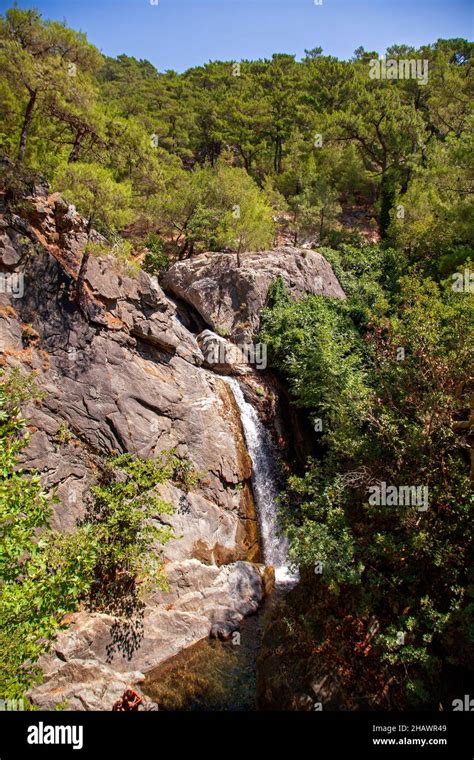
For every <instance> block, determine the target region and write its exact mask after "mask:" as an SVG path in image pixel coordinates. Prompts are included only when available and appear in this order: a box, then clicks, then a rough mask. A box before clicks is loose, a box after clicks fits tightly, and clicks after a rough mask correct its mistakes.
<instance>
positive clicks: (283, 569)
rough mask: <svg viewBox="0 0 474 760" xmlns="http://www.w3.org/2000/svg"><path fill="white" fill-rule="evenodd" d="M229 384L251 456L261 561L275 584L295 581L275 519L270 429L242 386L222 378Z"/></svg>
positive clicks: (285, 542)
mask: <svg viewBox="0 0 474 760" xmlns="http://www.w3.org/2000/svg"><path fill="white" fill-rule="evenodd" d="M222 379H223V380H224V381H225V382H226V383H227V384H228V385H229V386H230V388H231V390H232V393H233V394H234V398H235V401H236V403H237V405H238V407H239V410H240V417H241V420H242V427H243V430H244V435H245V442H246V444H247V450H248V452H249V455H250V458H251V460H252V487H253V493H254V498H255V503H256V508H257V516H258V521H259V526H260V537H261V544H262V553H263V561H264V562H265V564H266V565H271V566H273V567H274V568H275V580H276V582H277V583H278V584H284V583H285V584H286V583H295V582H296V581H297V580H298V576H297V575H295V574H293V573H291V572H290V570H289V568H288V540H287V538H286V537H285V536H284V535H282V533H281V531H280V526H279V521H278V511H277V503H276V499H277V496H278V492H279V491H278V471H277V455H276V450H275V446H274V444H273V441H272V440H271V437H270V433H269V432H268V430H267V429H266V428H265V426H264V425H263V424H262V423H261V422H260V419H259V417H258V415H257V412H256V411H255V409H254V408H253V406H252V405H251V404H249V403H247V401H246V400H245V397H244V394H243V392H242V388H241V387H240V385H239V383H238V382H237V380H235V379H234V378H231V377H225V378H222Z"/></svg>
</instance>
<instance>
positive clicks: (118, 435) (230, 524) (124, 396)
mask: <svg viewBox="0 0 474 760" xmlns="http://www.w3.org/2000/svg"><path fill="white" fill-rule="evenodd" d="M29 201H30V203H29V204H28V208H29V209H30V210H29V211H28V218H27V219H25V218H20V217H18V216H15V215H11V214H10V215H3V216H2V215H0V273H6V272H8V273H9V274H11V273H14V274H16V275H18V276H19V277H20V278H22V286H23V287H22V293H21V296H20V297H18V293H13V292H8V291H7V292H5V288H3V292H1V293H0V351H1V357H0V358H1V362H2V364H3V365H6V366H11V367H15V366H20V367H23V368H24V369H25V370H26V371H31V370H35V371H36V373H37V384H38V386H39V387H40V388H41V390H42V391H43V392H44V399H43V400H42V402H41V404H40V405H31V406H30V407H29V408H27V409H25V410H24V413H25V416H26V417H27V419H28V421H29V428H30V432H31V438H30V441H29V444H28V447H27V448H26V449H25V451H24V453H23V454H24V465H25V466H26V468H32V469H36V470H38V471H39V472H40V474H41V477H42V480H43V483H44V485H45V487H46V488H47V489H53V488H54V489H56V491H57V494H58V496H59V504H57V505H56V506H55V512H54V525H55V527H57V528H59V529H60V530H65V531H67V530H72V529H73V528H74V526H75V525H76V524H77V521H78V520H80V519H81V518H82V517H83V516H84V513H85V509H86V505H87V503H88V500H89V498H90V497H89V489H90V485H91V483H92V482H93V481H94V479H95V476H96V473H97V469H98V466H99V465H100V462H101V459H102V458H103V457H104V456H107V455H110V454H112V453H114V452H116V453H122V452H132V453H134V454H136V455H139V456H141V457H155V456H159V455H160V453H161V452H162V451H164V450H169V449H174V450H175V452H176V454H177V456H179V457H186V458H187V459H189V460H190V461H191V462H192V464H193V465H194V468H195V470H196V471H198V473H199V474H200V480H199V483H198V484H197V485H196V486H193V487H192V489H191V491H189V492H185V491H184V490H182V488H180V487H178V486H177V485H173V484H167V485H166V486H163V487H162V495H163V497H164V498H165V499H167V500H168V501H171V502H172V503H173V505H174V507H175V512H174V514H173V515H170V516H165V517H163V521H166V522H169V524H170V525H171V526H172V527H173V529H174V534H175V538H174V539H173V540H172V541H170V542H169V543H168V544H167V545H166V546H165V547H164V550H163V554H162V559H163V560H164V562H165V565H166V572H167V576H168V580H169V591H167V592H163V591H158V590H155V591H152V592H150V593H149V594H148V595H147V597H146V598H145V602H144V608H143V615H142V618H141V619H140V621H139V627H140V630H139V636H138V637H136V638H137V641H135V639H134V638H133V636H134V635H133V632H131V633H130V632H129V633H128V634H124V633H123V631H122V634H123V635H122V639H121V638H120V636H118V637H117V625H118V623H117V620H116V619H115V618H114V617H112V616H110V615H105V614H99V613H89V612H86V611H84V610H82V611H80V612H78V613H76V614H74V615H72V616H70V620H69V623H70V624H69V627H68V628H67V629H66V630H64V631H63V632H61V633H60V634H59V635H58V637H57V639H56V640H55V642H54V644H53V648H52V651H51V652H50V653H49V654H47V655H44V656H43V657H42V659H41V663H40V664H41V667H42V668H43V671H44V682H43V684H42V685H41V686H37V687H35V688H34V689H33V690H32V691H31V693H30V698H31V699H32V701H33V702H34V704H36V705H38V706H40V707H41V708H43V709H52V708H53V707H54V705H55V704H58V703H61V702H63V701H65V700H66V701H67V704H68V706H69V708H70V709H111V707H112V704H113V702H114V701H115V700H116V699H118V697H120V696H121V694H122V693H123V691H124V690H125V689H126V688H127V687H128V686H134V687H137V685H139V683H140V682H141V680H143V673H146V671H148V670H151V669H153V668H154V667H156V666H157V665H158V664H159V663H160V662H162V661H164V660H166V659H167V658H169V657H171V656H173V655H175V654H176V653H177V652H179V651H180V650H181V649H182V648H184V647H186V646H189V645H191V644H193V643H195V642H197V641H198V640H200V639H201V638H203V637H205V636H208V635H210V634H211V635H213V636H218V637H222V638H225V637H227V636H229V635H230V633H231V632H232V631H233V630H235V628H236V627H238V625H239V623H240V621H241V619H242V618H243V617H244V616H245V615H248V614H250V613H252V612H254V611H255V610H256V609H257V607H258V605H259V603H260V601H261V599H262V596H263V594H264V590H265V589H266V588H268V586H269V585H271V584H270V581H269V576H268V570H264V569H263V568H262V567H260V566H258V565H257V564H255V563H258V561H259V547H258V540H257V522H256V518H255V509H254V503H253V496H252V490H251V480H250V477H251V461H250V458H249V455H248V453H247V451H246V448H245V442H244V438H243V433H242V427H241V422H240V416H239V412H238V408H237V406H236V403H235V400H234V398H233V396H232V393H231V391H230V389H229V387H228V386H227V385H226V383H225V382H224V381H223V380H222V379H221V378H219V376H218V375H216V374H215V371H216V370H218V369H219V368H218V367H214V366H212V363H209V362H206V360H205V356H204V355H203V350H202V349H205V351H207V350H208V349H209V348H210V345H211V343H212V341H214V343H215V340H219V339H218V336H212V334H208V335H207V336H206V335H201V336H200V338H199V341H198V340H197V339H196V337H195V336H194V335H193V333H192V332H190V330H188V329H187V328H186V327H185V326H184V325H183V323H182V322H181V321H180V318H179V315H178V311H177V307H176V306H175V304H174V302H173V301H172V300H171V299H170V298H169V297H168V296H167V295H166V293H165V292H164V291H163V290H162V288H161V287H160V286H159V284H158V283H157V281H156V280H154V279H153V278H150V277H149V276H148V275H146V274H145V273H143V272H142V273H140V274H139V275H138V276H137V277H136V278H133V277H130V276H128V275H127V273H126V272H124V271H122V270H121V269H120V268H119V266H118V265H117V262H116V261H115V260H114V259H113V258H111V257H105V258H101V259H99V258H94V257H91V259H90V261H89V265H88V270H87V274H86V287H87V292H88V305H87V315H86V316H84V314H83V313H82V312H81V311H80V310H79V308H78V306H77V303H76V301H75V299H74V286H75V279H76V278H77V274H78V271H79V264H80V255H81V254H82V250H83V247H84V245H85V242H86V239H87V235H86V231H85V225H84V222H83V220H82V219H81V217H80V216H78V215H77V213H76V212H75V209H74V207H72V206H69V205H68V204H66V203H64V201H62V200H61V199H60V198H59V197H58V196H57V195H51V196H47V193H42V194H41V196H40V197H39V196H36V197H32V198H30V199H29ZM93 237H94V239H96V240H101V238H100V236H99V235H94V236H93ZM241 258H242V266H241V267H240V268H238V267H237V265H236V260H235V259H236V257H232V256H231V255H227V254H207V255H205V256H201V257H198V258H196V259H192V260H191V261H188V262H182V263H180V264H176V265H175V266H174V267H172V269H171V270H170V273H169V274H168V276H167V280H166V283H167V284H166V287H167V288H168V290H169V291H172V292H173V293H175V294H177V295H179V296H180V297H182V298H184V299H185V300H187V301H188V303H191V304H193V305H194V306H195V308H196V309H197V310H198V311H199V312H200V313H201V314H202V316H203V318H204V319H205V320H206V322H208V323H209V324H211V325H213V326H214V327H216V328H221V329H223V330H224V331H225V330H227V331H228V332H229V334H231V335H232V337H234V338H236V339H245V340H249V339H251V338H252V337H253V336H254V335H255V331H256V329H257V327H258V318H259V310H260V308H261V306H262V305H263V303H264V301H265V298H266V293H267V289H268V286H269V284H270V283H271V282H272V281H273V280H274V279H275V277H276V276H278V274H281V275H282V276H283V277H284V278H285V280H286V281H287V283H288V285H289V287H290V289H291V290H292V292H294V293H295V294H300V293H303V292H304V291H306V290H307V291H309V292H318V291H317V288H316V285H315V277H317V276H320V275H321V277H322V278H323V288H322V292H323V293H325V294H327V295H334V296H335V297H343V293H342V291H341V289H340V286H339V284H338V282H337V280H336V279H335V277H334V275H333V273H332V270H331V269H330V267H329V265H328V264H327V263H326V262H325V260H324V259H323V258H322V257H321V256H319V254H315V253H312V252H309V253H308V254H307V255H306V256H305V255H303V253H302V252H301V251H298V250H296V249H286V248H284V249H279V250H277V251H273V252H266V253H262V254H261V253H259V254H243V255H242V257H241ZM318 283H319V281H318ZM318 283H317V284H318ZM211 339H212V340H211ZM228 365H229V366H228ZM239 368H240V362H239V361H238V360H237V361H235V360H232V361H227V360H226V361H225V362H224V367H222V368H220V369H221V370H222V371H224V372H226V371H227V370H229V371H234V370H235V371H237V370H239ZM244 369H245V368H244ZM211 370H212V371H211ZM119 628H120V625H119ZM119 633H120V630H119ZM127 635H128V636H129V638H128V639H127ZM130 636H131V639H130ZM130 641H132V643H133V646H131V645H130Z"/></svg>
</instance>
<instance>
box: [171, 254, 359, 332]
mask: <svg viewBox="0 0 474 760" xmlns="http://www.w3.org/2000/svg"><path fill="white" fill-rule="evenodd" d="M277 277H282V278H283V280H284V281H285V283H286V285H287V287H288V289H289V291H290V293H291V294H292V295H293V296H294V297H296V298H298V297H300V296H301V295H303V294H304V293H313V294H315V295H322V296H330V297H333V298H345V295H344V291H343V290H342V288H341V286H340V284H339V281H338V279H337V277H336V275H335V274H334V272H333V270H332V268H331V266H330V264H329V263H328V262H327V261H326V259H325V258H324V256H322V255H321V254H320V253H317V252H315V251H310V250H308V249H305V248H293V247H291V246H282V247H280V248H276V249H275V250H272V251H258V252H256V253H252V252H249V253H241V254H239V256H237V254H232V253H203V254H201V255H200V256H195V257H193V258H192V259H189V260H186V261H181V262H178V263H176V264H174V265H173V266H172V267H170V269H169V270H168V272H167V273H166V276H165V278H164V280H163V284H164V287H165V288H166V289H168V290H169V291H171V292H172V293H174V294H175V295H176V296H178V297H179V298H181V299H182V300H183V301H185V302H186V303H187V304H189V305H190V306H192V307H193V308H194V309H196V311H197V312H198V313H199V315H200V316H201V318H202V319H203V320H204V321H205V323H206V324H207V325H208V326H209V327H211V328H212V329H213V330H214V331H216V332H218V333H219V334H220V335H222V336H224V337H229V338H231V339H232V340H233V341H235V342H238V343H244V344H245V343H247V342H251V341H252V340H254V339H255V336H256V334H257V332H258V328H259V323H260V311H261V309H262V307H263V306H264V305H265V301H266V298H267V294H268V289H269V287H270V285H271V284H272V282H274V281H275V280H276V278H277Z"/></svg>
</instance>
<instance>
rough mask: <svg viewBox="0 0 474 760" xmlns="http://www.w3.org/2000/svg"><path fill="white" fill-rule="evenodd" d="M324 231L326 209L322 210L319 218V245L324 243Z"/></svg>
mask: <svg viewBox="0 0 474 760" xmlns="http://www.w3.org/2000/svg"><path fill="white" fill-rule="evenodd" d="M323 229H324V207H323V208H322V209H321V214H320V217H319V243H320V244H321V243H322V240H323Z"/></svg>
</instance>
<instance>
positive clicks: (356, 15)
mask: <svg viewBox="0 0 474 760" xmlns="http://www.w3.org/2000/svg"><path fill="white" fill-rule="evenodd" d="M11 5H12V2H5V0H0V11H1V12H4V11H5V10H6V9H7V8H8V7H10V6H11ZM18 5H19V6H20V7H24V8H31V7H36V8H37V9H39V10H40V11H41V13H42V14H43V16H44V17H45V18H53V19H58V20H61V21H62V20H65V21H66V22H67V23H68V24H69V25H70V26H71V27H73V28H74V29H80V30H82V31H84V32H86V33H87V35H88V37H89V39H90V41H91V42H93V43H94V44H95V45H97V47H98V48H100V49H101V50H102V51H103V52H104V53H105V54H107V55H113V56H115V55H118V54H120V53H127V54H128V55H133V56H135V57H136V58H147V59H148V60H149V61H151V62H152V63H153V64H154V65H155V66H156V67H157V68H158V69H160V70H161V71H163V70H166V69H175V70H176V71H183V70H185V69H187V68H189V67H190V66H194V65H198V64H202V63H205V62H206V61H209V60H241V59H245V58H252V59H253V58H265V57H269V56H271V54H272V53H275V52H279V53H282V52H284V53H294V54H296V55H297V57H300V56H301V55H303V52H304V49H305V48H312V47H316V46H318V45H320V46H321V47H322V48H323V50H324V52H325V53H326V54H330V55H335V56H337V57H339V58H349V57H350V56H351V55H352V53H353V51H354V50H355V48H356V47H358V46H359V45H363V46H364V47H365V49H366V50H377V51H378V52H379V53H383V52H384V51H385V49H386V47H387V46H389V45H391V44H396V43H405V44H409V45H415V46H417V45H420V44H423V43H427V42H434V41H435V40H436V39H438V38H439V37H443V38H449V37H466V38H468V39H472V32H473V8H474V3H473V0H323V4H322V5H321V6H319V5H315V2H314V0H158V4H157V5H152V4H151V2H150V0H36V1H35V0H32V2H29V1H26V2H25V0H19V2H18Z"/></svg>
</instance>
